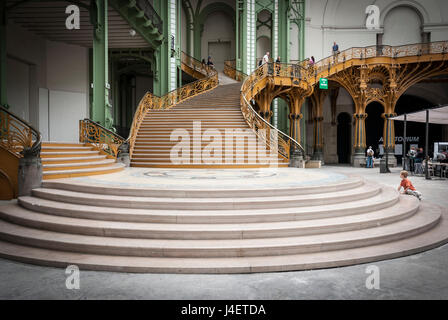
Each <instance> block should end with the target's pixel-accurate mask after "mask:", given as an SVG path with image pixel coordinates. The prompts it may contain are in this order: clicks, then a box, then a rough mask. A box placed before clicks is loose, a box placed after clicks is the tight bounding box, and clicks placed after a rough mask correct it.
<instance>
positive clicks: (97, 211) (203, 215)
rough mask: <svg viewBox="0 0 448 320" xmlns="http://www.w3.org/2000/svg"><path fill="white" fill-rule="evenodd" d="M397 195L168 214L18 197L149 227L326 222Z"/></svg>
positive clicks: (33, 206)
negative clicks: (179, 224)
mask: <svg viewBox="0 0 448 320" xmlns="http://www.w3.org/2000/svg"><path fill="white" fill-rule="evenodd" d="M398 200H399V197H398V192H396V190H393V189H392V188H386V189H385V191H383V192H381V193H380V194H378V195H376V196H374V197H371V198H369V199H362V200H356V201H354V200H352V201H349V202H344V203H340V204H337V205H334V204H326V205H320V206H303V207H298V208H274V209H246V210H200V211H198V210H165V209H134V208H132V209H131V208H116V207H102V206H95V205H86V204H72V203H65V202H60V201H53V200H48V199H42V198H36V197H19V199H18V202H19V204H20V205H22V206H23V207H25V208H27V209H29V210H33V211H36V212H42V213H47V214H52V215H58V216H65V217H72V218H81V219H96V220H106V221H122V222H146V223H186V224H196V223H199V224H217V223H218V224H219V223H262V222H282V221H300V220H310V219H324V218H335V217H343V216H348V215H357V214H363V213H367V212H369V211H372V208H375V210H382V209H384V208H388V207H391V206H394V205H395V204H396V203H397V202H398Z"/></svg>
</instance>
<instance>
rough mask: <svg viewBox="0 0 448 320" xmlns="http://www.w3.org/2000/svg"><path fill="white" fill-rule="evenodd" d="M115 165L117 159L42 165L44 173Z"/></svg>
mask: <svg viewBox="0 0 448 320" xmlns="http://www.w3.org/2000/svg"><path fill="white" fill-rule="evenodd" d="M114 163H115V159H104V160H101V161H90V162H78V163H76V162H74V163H56V164H44V165H42V167H43V170H44V171H50V170H72V169H83V168H98V167H105V166H110V165H112V164H114Z"/></svg>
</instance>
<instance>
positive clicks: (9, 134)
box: [0, 105, 42, 158]
mask: <svg viewBox="0 0 448 320" xmlns="http://www.w3.org/2000/svg"><path fill="white" fill-rule="evenodd" d="M0 146H1V147H3V148H4V149H6V150H7V151H9V152H10V153H12V154H13V155H15V156H16V157H17V158H22V157H24V156H28V155H33V156H39V155H40V150H41V147H42V135H41V133H40V132H39V130H37V129H36V128H34V127H33V126H32V125H31V124H30V123H29V122H27V121H26V120H24V119H21V118H20V117H18V116H16V115H15V114H13V113H12V112H10V111H9V110H8V109H7V108H6V107H4V106H2V105H0Z"/></svg>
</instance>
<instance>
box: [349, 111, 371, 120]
mask: <svg viewBox="0 0 448 320" xmlns="http://www.w3.org/2000/svg"><path fill="white" fill-rule="evenodd" d="M368 116H369V115H368V114H367V113H355V114H353V118H355V119H357V120H360V119H362V120H365V119H367V117H368Z"/></svg>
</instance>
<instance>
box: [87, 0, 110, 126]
mask: <svg viewBox="0 0 448 320" xmlns="http://www.w3.org/2000/svg"><path fill="white" fill-rule="evenodd" d="M107 1H108V0H92V2H91V8H90V19H91V23H92V24H93V26H94V29H93V101H92V110H91V118H92V120H93V121H96V122H99V123H100V124H101V125H103V126H105V127H106V128H112V126H113V119H112V112H111V109H112V106H111V105H110V103H109V90H110V84H109V83H108V81H109V71H108V62H109V61H108V43H107V42H108V30H107V9H108V4H107Z"/></svg>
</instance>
